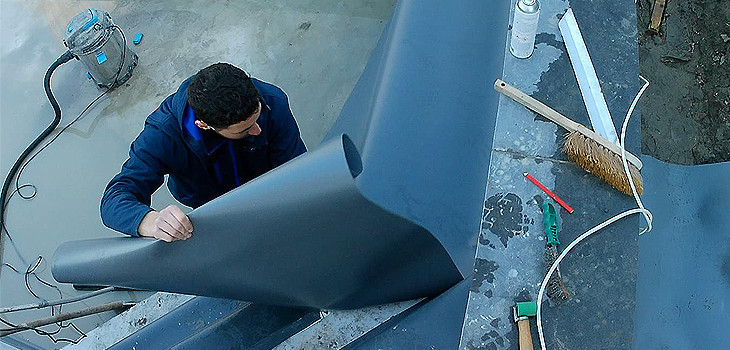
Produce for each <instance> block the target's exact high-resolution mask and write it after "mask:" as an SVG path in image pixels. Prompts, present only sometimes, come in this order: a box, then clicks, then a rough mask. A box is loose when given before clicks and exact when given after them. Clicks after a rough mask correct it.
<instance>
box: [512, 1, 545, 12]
mask: <svg viewBox="0 0 730 350" xmlns="http://www.w3.org/2000/svg"><path fill="white" fill-rule="evenodd" d="M517 6H518V7H519V8H520V10H522V11H523V12H525V13H535V12H537V11H539V10H540V3H539V2H538V1H537V0H518V1H517Z"/></svg>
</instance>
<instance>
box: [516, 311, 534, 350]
mask: <svg viewBox="0 0 730 350" xmlns="http://www.w3.org/2000/svg"><path fill="white" fill-rule="evenodd" d="M517 329H518V333H519V340H520V350H533V347H532V334H530V321H529V320H527V319H524V320H519V321H517Z"/></svg>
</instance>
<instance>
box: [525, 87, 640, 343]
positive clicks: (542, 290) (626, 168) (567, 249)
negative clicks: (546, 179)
mask: <svg viewBox="0 0 730 350" xmlns="http://www.w3.org/2000/svg"><path fill="white" fill-rule="evenodd" d="M639 78H641V79H642V80H644V85H643V86H642V87H641V89H640V90H639V91H638V92H637V94H636V96H635V97H634V100H633V102H632V103H631V106H630V107H629V110H628V111H627V112H626V117H625V118H624V123H623V127H622V128H621V140H620V142H619V143H620V146H621V160H622V161H623V165H624V171H625V173H626V177H627V178H628V180H629V185H631V190H632V192H633V194H634V199H635V200H636V205H638V206H639V207H638V208H635V209H630V210H627V211H624V212H623V213H620V214H617V215H615V216H613V217H612V218H610V219H608V220H606V221H604V222H602V223H600V224H598V225H597V226H595V227H593V228H591V229H590V230H588V231H586V232H585V233H583V234H582V235H580V236H578V238H576V239H575V240H573V241H572V242H570V244H568V246H567V247H565V249H564V250H563V252H562V253H561V254H560V255H559V256H558V258H557V259H555V262H553V264H552V266H550V269H548V272H547V274H546V275H545V277H544V278H543V280H542V282H541V283H540V291H539V292H538V293H537V334H538V338H539V339H540V348H541V349H542V350H545V349H547V347H546V346H545V334H544V331H543V329H542V297H543V294H544V293H545V288H546V287H547V282H548V280H549V279H550V276H552V274H553V273H554V272H555V270H557V268H558V265H559V264H560V262H561V261H562V260H563V258H565V256H566V255H568V253H569V252H570V250H571V249H573V247H575V246H576V245H577V244H578V243H580V242H581V241H582V240H584V239H586V238H588V236H590V235H592V234H594V233H596V232H598V231H599V230H601V229H603V228H605V227H606V226H608V225H610V224H612V223H614V222H616V221H618V220H620V219H623V218H625V217H627V216H629V215H632V214H642V215H643V216H644V219H646V222H647V227H646V228H645V229H644V230H642V231H640V232H639V235H641V234H644V233H646V232H649V231H651V228H652V225H651V222H652V220H653V216H652V214H651V212H650V211H649V210H647V209H646V208H644V204H643V203H642V202H641V198H639V194H638V193H637V191H636V185H635V184H634V181H633V179H632V178H631V173H630V172H629V166H628V161H627V159H626V149H625V148H624V146H625V144H624V142H625V138H626V129H627V126H628V123H629V119H630V118H631V114H632V113H633V112H634V108H635V107H636V104H637V103H638V102H639V99H640V98H641V95H643V94H644V91H645V90H646V88H647V87H649V81H648V80H646V79H645V78H644V77H642V76H641V75H639Z"/></svg>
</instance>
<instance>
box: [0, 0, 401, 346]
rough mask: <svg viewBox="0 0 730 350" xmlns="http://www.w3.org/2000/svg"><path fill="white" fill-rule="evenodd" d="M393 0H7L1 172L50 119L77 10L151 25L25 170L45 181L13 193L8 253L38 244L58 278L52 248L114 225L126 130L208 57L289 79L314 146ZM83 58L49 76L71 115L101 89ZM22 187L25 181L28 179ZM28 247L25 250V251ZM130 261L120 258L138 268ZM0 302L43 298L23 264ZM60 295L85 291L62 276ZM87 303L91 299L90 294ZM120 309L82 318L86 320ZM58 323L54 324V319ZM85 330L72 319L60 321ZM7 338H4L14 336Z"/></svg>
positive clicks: (32, 254) (2, 25)
mask: <svg viewBox="0 0 730 350" xmlns="http://www.w3.org/2000/svg"><path fill="white" fill-rule="evenodd" d="M394 4H395V1H394V0H388V1H375V0H360V1H334V0H308V1H283V0H279V1H261V2H256V1H236V2H215V3H212V2H209V1H192V2H191V1H186V2H184V4H182V3H173V2H166V1H139V0H132V1H93V2H91V1H32V2H28V1H18V0H8V1H5V0H3V1H0V31H1V32H2V33H3V36H2V39H0V40H2V42H1V43H2V45H0V173H2V174H3V176H5V175H6V174H7V172H8V171H9V170H10V167H11V165H12V164H13V162H14V161H15V159H16V158H17V156H18V155H19V154H20V153H21V152H22V151H23V149H24V148H25V147H26V146H27V145H28V144H29V143H30V142H31V141H32V140H33V139H34V138H35V137H36V136H37V135H38V134H39V133H40V132H41V131H42V130H43V129H44V128H45V127H46V126H47V125H48V124H49V123H50V122H51V121H52V119H53V110H52V108H51V106H50V104H49V103H48V101H47V100H46V97H45V95H44V92H43V85H42V82H43V75H44V73H45V71H46V69H47V67H48V66H49V65H50V64H51V63H52V62H53V61H54V60H55V59H56V58H57V57H58V56H60V55H61V54H62V53H63V52H64V51H65V47H64V46H63V42H62V37H63V31H64V29H65V28H66V25H67V23H68V21H69V20H70V19H71V18H72V17H73V16H74V15H76V14H77V13H79V12H81V11H83V10H85V9H86V8H88V7H89V6H93V7H96V8H100V9H104V10H106V11H109V12H110V13H111V15H112V18H113V20H114V21H115V23H116V24H117V25H119V26H120V27H121V28H122V29H123V30H124V31H125V34H126V36H127V38H128V39H129V38H131V37H133V36H134V35H135V34H136V33H140V32H141V33H144V34H145V37H144V40H143V42H142V43H141V44H140V45H139V46H135V47H133V49H134V50H135V51H136V52H137V54H138V55H139V66H138V67H137V68H136V69H135V71H134V74H133V76H132V78H131V79H130V80H129V81H128V82H127V84H125V86H123V87H121V88H119V89H117V90H115V91H113V92H112V93H110V94H109V95H108V96H107V97H105V98H103V99H101V100H100V101H99V102H98V103H97V104H96V105H95V106H94V107H93V108H92V109H91V110H90V111H89V112H88V113H87V115H86V116H84V117H83V118H82V119H80V120H79V121H78V122H77V123H76V124H74V126H73V127H71V128H69V129H68V130H67V132H66V133H64V134H63V135H61V136H60V137H59V138H58V140H57V141H56V142H55V143H54V144H53V145H52V146H51V147H49V148H47V149H46V150H45V151H43V153H41V154H40V155H39V156H38V157H37V158H36V159H35V160H34V161H33V162H32V163H31V164H30V166H28V168H27V169H26V170H25V172H24V173H23V175H22V178H21V181H20V182H21V183H28V182H30V183H32V184H34V185H35V186H36V187H37V190H38V193H37V196H36V197H35V198H34V199H32V200H29V201H24V200H22V199H20V198H18V197H17V196H14V197H13V198H12V201H11V202H10V204H9V206H8V208H7V212H6V219H7V221H6V224H7V226H8V229H9V230H10V234H11V235H12V237H13V240H14V242H15V244H16V247H17V250H16V249H14V247H13V246H12V245H11V244H9V242H8V240H7V237H3V240H2V242H3V244H2V245H0V248H2V249H0V252H2V260H3V263H7V264H10V265H12V266H14V267H15V268H16V269H18V270H20V271H24V270H25V269H26V268H27V264H30V263H32V262H33V261H34V260H35V259H36V258H37V257H38V256H42V257H43V262H42V263H41V265H40V267H39V268H38V270H37V272H38V275H39V276H40V277H41V278H43V279H44V280H47V281H51V282H52V281H53V278H52V276H51V274H50V261H51V260H52V255H53V252H54V250H55V249H56V247H57V246H58V245H59V244H61V243H63V242H65V241H69V240H77V239H87V238H97V237H111V236H116V235H118V234H117V233H115V232H114V231H111V230H109V229H107V228H105V227H104V226H103V225H102V224H101V220H100V219H99V214H98V213H99V209H98V206H99V200H100V198H101V194H102V192H103V190H104V187H105V186H106V184H107V182H108V181H109V179H111V177H113V176H114V174H116V173H117V172H118V171H119V168H120V166H121V164H122V163H123V162H124V160H125V159H126V158H127V152H128V150H129V144H130V142H131V141H132V140H133V139H134V138H135V137H136V136H137V134H138V133H139V131H140V130H141V129H142V125H143V122H144V119H145V118H146V116H147V115H148V114H149V113H150V112H151V111H153V110H154V109H155V108H156V107H157V105H158V104H159V103H160V102H161V100H162V99H163V98H164V97H166V96H167V95H168V94H170V93H172V92H174V91H175V90H176V89H177V86H178V85H179V83H180V82H181V81H182V80H184V79H185V78H187V77H188V76H190V75H192V74H195V73H196V72H197V71H198V70H199V69H200V68H203V67H205V66H207V65H209V64H211V63H215V62H219V61H223V62H230V63H233V64H235V65H237V66H239V67H241V68H243V69H244V70H246V71H248V72H250V73H251V74H252V75H253V76H255V77H257V78H260V79H262V80H265V81H269V82H272V83H275V84H277V85H279V86H280V87H281V88H282V89H284V91H286V92H287V94H288V95H289V98H290V102H291V107H292V111H293V112H294V115H295V117H296V118H297V121H298V123H299V126H300V129H301V131H302V138H303V139H304V142H305V143H306V144H307V146H308V147H310V148H312V147H314V146H316V145H317V144H318V143H319V142H320V140H321V139H322V138H323V137H324V134H325V133H326V131H327V130H328V129H329V128H330V126H331V124H332V123H333V122H334V120H335V119H336V118H337V116H338V114H339V111H340V109H341V108H342V105H343V104H344V102H345V99H346V98H347V97H348V96H349V94H350V91H351V90H352V87H353V86H354V84H355V82H356V81H357V78H358V77H359V75H360V73H361V72H362V70H363V68H364V66H365V64H366V62H367V60H368V58H369V56H370V53H371V51H372V49H373V48H374V46H375V44H376V42H377V40H378V37H379V35H380V33H381V32H382V30H383V28H384V26H385V25H386V23H387V21H388V18H389V17H390V14H391V12H392V10H393V6H394ZM85 74H86V69H85V68H84V67H83V65H82V64H81V63H80V62H78V61H75V60H74V61H71V62H70V63H68V64H66V65H63V66H61V67H60V68H59V69H57V70H56V73H55V74H54V76H53V79H52V86H53V88H54V94H55V96H56V98H57V99H58V101H59V104H60V105H61V108H62V110H63V119H62V121H61V125H65V124H66V123H68V122H69V121H70V120H72V119H73V118H74V117H75V116H76V115H78V113H79V112H81V110H82V109H83V108H84V107H85V106H86V105H87V104H88V103H89V102H90V101H91V100H93V99H94V98H95V97H96V96H98V95H99V94H100V93H101V92H102V91H101V90H99V89H98V88H97V87H96V86H95V85H94V84H93V83H92V82H91V81H89V80H87V79H86V77H85ZM24 193H25V191H24ZM171 202H173V199H172V198H171V196H170V195H169V193H168V192H167V190H166V188H164V187H163V189H162V190H160V191H158V193H157V194H156V195H155V197H154V198H153V206H155V207H161V206H164V205H166V204H167V203H171ZM18 253H20V254H21V255H22V256H23V258H20V257H19V256H18ZM144 264H145V262H130V264H129V265H128V266H120V268H142V267H143V266H144ZM30 283H31V286H32V288H33V290H34V291H36V293H37V294H38V295H40V296H41V297H43V298H46V299H48V300H52V299H57V298H58V297H59V295H58V292H57V291H56V290H54V289H52V288H48V287H46V286H43V285H41V284H40V283H38V282H37V281H35V280H34V279H33V278H31V281H30ZM0 285H1V286H2V287H0V306H2V307H5V306H12V305H19V304H26V303H32V302H37V301H39V300H37V299H36V298H34V297H33V296H32V295H31V294H30V293H29V292H28V291H27V290H26V287H25V282H24V277H23V275H22V274H17V273H15V272H13V271H12V270H11V269H10V268H8V267H7V266H5V265H4V266H3V267H2V269H1V270H0ZM59 288H60V290H61V291H62V292H63V296H64V297H70V296H73V295H77V294H79V293H78V292H76V291H75V290H74V289H73V288H71V286H70V285H59ZM147 295H149V294H148V293H136V294H135V293H123V292H116V293H115V294H110V295H106V296H100V297H95V298H94V299H90V300H88V301H87V302H86V303H77V304H78V305H74V304H72V305H68V306H66V307H64V308H63V311H72V310H76V309H80V308H84V307H86V306H87V305H89V306H93V305H98V304H101V303H104V302H108V301H111V300H118V299H125V300H127V299H133V300H140V299H142V298H144V297H145V296H147ZM84 304H86V305H84ZM49 314H50V311H49V310H39V311H32V312H23V313H14V314H5V315H2V316H3V318H4V319H7V320H9V321H11V322H22V321H29V320H33V319H37V318H41V317H46V316H49ZM111 316H113V313H108V314H103V315H100V316H96V317H87V318H85V319H81V320H79V321H76V322H75V324H76V325H77V326H79V327H80V328H81V329H82V330H83V331H89V330H90V329H92V328H94V327H96V326H97V325H98V324H100V323H102V322H104V321H105V320H106V319H108V318H109V317H111ZM54 329H55V327H48V330H49V331H53V330H54ZM59 335H60V336H63V337H70V338H76V337H77V334H76V333H75V332H73V331H70V330H68V329H65V330H63V331H62V332H61V333H60V334H59ZM13 337H14V339H16V340H19V341H22V342H27V343H30V344H34V345H36V346H39V347H41V348H52V347H60V346H63V345H64V344H65V343H58V344H55V345H54V344H53V343H52V342H51V341H50V340H49V339H48V338H46V337H43V336H38V335H36V334H34V333H33V332H29V331H26V332H22V333H19V334H17V335H15V336H13ZM6 339H7V338H6Z"/></svg>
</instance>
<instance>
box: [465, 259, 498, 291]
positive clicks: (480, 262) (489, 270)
mask: <svg viewBox="0 0 730 350" xmlns="http://www.w3.org/2000/svg"><path fill="white" fill-rule="evenodd" d="M498 268H499V265H497V263H496V262H494V261H491V260H486V259H477V260H476V262H475V263H474V280H472V283H471V291H472V292H474V293H479V288H481V286H482V283H484V281H487V282H488V283H493V282H494V271H497V269H498Z"/></svg>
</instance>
